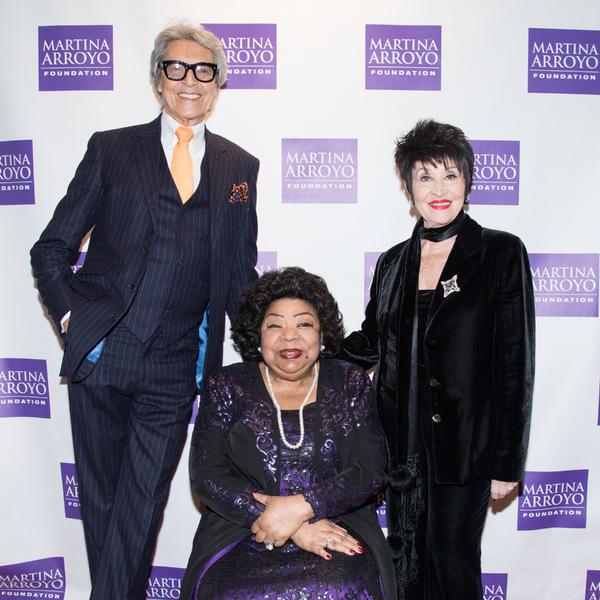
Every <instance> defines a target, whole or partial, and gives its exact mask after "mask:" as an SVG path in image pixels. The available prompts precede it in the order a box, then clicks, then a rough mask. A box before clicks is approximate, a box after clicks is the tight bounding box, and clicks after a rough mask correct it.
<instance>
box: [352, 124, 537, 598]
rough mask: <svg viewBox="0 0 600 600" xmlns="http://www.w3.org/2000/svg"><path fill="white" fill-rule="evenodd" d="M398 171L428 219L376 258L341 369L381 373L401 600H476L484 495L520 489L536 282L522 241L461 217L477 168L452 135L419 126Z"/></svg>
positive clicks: (403, 145) (400, 155)
mask: <svg viewBox="0 0 600 600" xmlns="http://www.w3.org/2000/svg"><path fill="white" fill-rule="evenodd" d="M395 159H396V164H397V166H398V168H399V171H400V174H401V176H402V178H403V181H404V183H405V185H406V187H407V189H408V191H409V193H410V195H411V204H412V205H413V206H415V208H416V210H417V211H418V212H419V213H420V214H421V216H422V218H421V219H419V221H418V223H417V225H416V227H415V229H414V232H413V235H412V237H411V238H410V239H409V240H407V241H405V242H402V243H401V244H398V245H397V246H394V247H393V248H391V249H390V250H388V251H387V252H385V253H384V254H383V255H382V256H381V257H380V259H379V261H378V264H377V268H376V272H375V277H374V280H373V284H372V287H371V300H370V302H369V304H368V306H367V309H366V316H365V320H364V322H363V324H362V326H361V329H360V330H359V331H356V332H354V333H352V334H351V335H350V336H348V337H347V338H346V340H345V342H344V351H343V353H342V356H343V357H344V358H346V359H348V360H351V361H353V362H355V363H357V364H360V365H361V366H363V367H365V368H368V367H372V366H374V365H376V366H377V369H376V372H375V387H376V391H377V394H378V403H379V411H380V418H381V421H382V424H383V427H384V429H385V432H386V436H387V440H388V445H389V451H390V456H391V461H390V468H391V471H392V476H391V482H390V487H389V489H388V498H387V514H388V530H389V531H388V532H389V537H388V541H389V542H390V545H391V547H392V551H393V555H394V559H395V562H396V576H397V579H398V584H399V598H402V599H404V598H406V599H411V600H412V599H418V600H424V599H427V600H430V599H435V600H437V599H442V598H443V599H444V600H449V599H456V600H481V598H482V589H481V560H480V555H481V536H482V532H483V525H484V520H485V515H486V512H487V507H488V501H489V498H490V495H491V497H492V499H493V500H498V499H500V498H503V497H504V496H505V495H507V494H509V493H510V492H511V491H512V490H513V489H514V488H515V487H517V484H518V482H519V481H522V480H523V476H524V466H525V457H526V453H527V445H528V439H529V425H530V413H531V398H532V391H533V377H534V333H535V329H534V328H535V315H534V296H533V287H532V281H531V270H530V267H529V261H528V258H527V252H526V250H525V247H524V246H523V243H522V242H521V240H520V239H519V238H517V237H516V236H514V235H511V234H509V233H505V232H502V231H494V230H491V229H485V228H483V227H481V226H480V225H479V224H477V223H476V222H475V221H474V220H472V219H471V218H470V217H468V216H467V215H466V214H465V212H464V211H463V208H464V204H465V203H466V202H468V192H469V190H470V188H471V182H472V176H473V163H474V156H473V150H472V148H471V145H470V144H469V143H468V141H467V139H466V137H465V136H464V134H463V132H462V131H461V130H460V129H458V128H456V127H453V126H451V125H444V124H440V123H436V122H434V121H421V122H419V123H417V125H416V127H415V128H414V129H413V130H412V131H411V132H409V133H408V134H407V135H406V136H404V137H403V138H402V139H401V140H399V142H398V144H397V147H396V154H395Z"/></svg>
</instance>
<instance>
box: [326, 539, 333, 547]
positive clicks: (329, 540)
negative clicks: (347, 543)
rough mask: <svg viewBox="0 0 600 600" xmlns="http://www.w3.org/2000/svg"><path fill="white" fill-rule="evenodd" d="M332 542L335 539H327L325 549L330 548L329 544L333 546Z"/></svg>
mask: <svg viewBox="0 0 600 600" xmlns="http://www.w3.org/2000/svg"><path fill="white" fill-rule="evenodd" d="M331 542H333V538H330V537H328V538H325V549H327V546H329V544H331Z"/></svg>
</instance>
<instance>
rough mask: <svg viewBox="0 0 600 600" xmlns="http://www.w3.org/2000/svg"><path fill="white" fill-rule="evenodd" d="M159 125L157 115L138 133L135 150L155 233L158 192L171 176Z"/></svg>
mask: <svg viewBox="0 0 600 600" xmlns="http://www.w3.org/2000/svg"><path fill="white" fill-rule="evenodd" d="M160 123H161V117H160V115H159V116H158V117H157V118H156V119H155V120H154V121H152V122H150V123H148V124H147V125H146V126H145V127H144V128H143V129H142V131H140V133H139V134H138V143H137V148H136V150H137V152H136V160H137V167H138V169H139V172H140V174H141V182H142V187H143V188H144V198H145V199H146V202H147V204H148V211H149V212H150V216H151V217H152V221H153V223H154V229H155V231H156V229H157V226H156V220H157V218H158V190H160V189H162V188H163V187H164V183H165V182H164V178H165V177H170V176H171V174H170V173H169V169H168V164H167V159H166V157H165V153H164V150H163V147H162V143H161V140H160ZM173 185H175V184H173Z"/></svg>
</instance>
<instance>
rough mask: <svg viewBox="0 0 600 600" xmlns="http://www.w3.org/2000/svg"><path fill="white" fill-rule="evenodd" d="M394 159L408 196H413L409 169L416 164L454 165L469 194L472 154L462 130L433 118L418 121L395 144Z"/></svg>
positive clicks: (472, 163) (473, 155)
mask: <svg viewBox="0 0 600 600" xmlns="http://www.w3.org/2000/svg"><path fill="white" fill-rule="evenodd" d="M394 160H395V161H396V166H397V167H398V170H399V171H400V177H402V180H403V181H404V185H405V186H406V189H407V190H408V193H409V194H410V195H411V196H412V195H413V191H412V170H413V167H414V166H415V163H417V162H422V163H429V164H431V165H434V166H435V165H437V164H438V163H442V164H443V165H444V167H447V163H448V162H454V164H455V165H456V168H457V169H458V171H459V173H460V174H461V175H462V176H463V177H464V178H465V193H466V194H468V193H469V192H470V191H471V185H472V183H473V166H474V164H475V154H474V153H473V148H472V147H471V144H470V143H469V140H467V137H466V136H465V134H464V133H463V131H462V129H459V128H458V127H455V126H454V125H447V124H446V123H438V122H437V121H434V120H432V119H427V120H422V121H418V122H417V124H416V125H415V126H414V128H413V129H411V130H410V131H409V132H408V133H407V134H406V135H404V136H403V137H401V138H400V139H398V140H397V142H396V151H395V152H394Z"/></svg>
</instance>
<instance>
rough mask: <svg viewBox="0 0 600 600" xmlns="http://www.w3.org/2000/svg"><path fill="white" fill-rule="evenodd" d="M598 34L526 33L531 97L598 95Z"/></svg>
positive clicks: (540, 30) (564, 32)
mask: <svg viewBox="0 0 600 600" xmlns="http://www.w3.org/2000/svg"><path fill="white" fill-rule="evenodd" d="M599 46H600V31H585V30H576V29H530V30H529V57H528V58H529V77H528V88H527V91H528V92H529V93H530V94H600V63H599V60H598V47H599Z"/></svg>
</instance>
